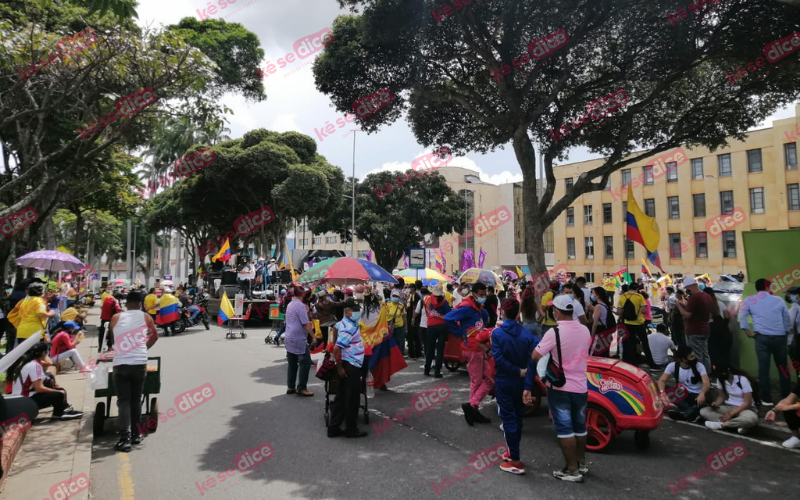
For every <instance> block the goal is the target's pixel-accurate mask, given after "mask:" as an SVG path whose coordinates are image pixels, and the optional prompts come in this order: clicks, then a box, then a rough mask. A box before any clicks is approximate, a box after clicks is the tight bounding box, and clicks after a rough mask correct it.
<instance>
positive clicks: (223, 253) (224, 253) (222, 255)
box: [211, 238, 231, 262]
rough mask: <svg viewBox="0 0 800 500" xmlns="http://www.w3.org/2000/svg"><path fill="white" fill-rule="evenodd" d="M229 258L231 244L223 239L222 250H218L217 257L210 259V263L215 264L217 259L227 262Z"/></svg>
mask: <svg viewBox="0 0 800 500" xmlns="http://www.w3.org/2000/svg"><path fill="white" fill-rule="evenodd" d="M230 258H231V242H230V240H228V239H227V238H226V239H225V244H224V245H222V248H220V249H219V252H217V255H215V256H213V257H211V262H216V261H217V259H219V260H221V261H222V262H227V261H228V260H230Z"/></svg>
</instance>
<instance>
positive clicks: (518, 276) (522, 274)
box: [517, 266, 525, 279]
mask: <svg viewBox="0 0 800 500" xmlns="http://www.w3.org/2000/svg"><path fill="white" fill-rule="evenodd" d="M523 276H525V273H523V272H522V269H520V268H519V266H517V278H519V279H523Z"/></svg>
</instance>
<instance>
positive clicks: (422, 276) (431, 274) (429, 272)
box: [394, 267, 453, 286]
mask: <svg viewBox="0 0 800 500" xmlns="http://www.w3.org/2000/svg"><path fill="white" fill-rule="evenodd" d="M394 276H395V277H400V278H413V279H415V280H417V279H418V280H421V281H422V284H423V285H425V286H431V285H435V284H436V283H439V282H440V281H443V282H445V283H449V282H451V281H453V278H450V277H449V276H446V275H444V274H442V273H440V272H439V271H435V270H433V269H429V268H427V267H426V268H425V269H403V270H402V271H399V272H396V273H394Z"/></svg>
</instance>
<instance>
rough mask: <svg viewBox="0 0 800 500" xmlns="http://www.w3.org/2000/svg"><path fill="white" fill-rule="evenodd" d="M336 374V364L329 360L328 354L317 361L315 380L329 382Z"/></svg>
mask: <svg viewBox="0 0 800 500" xmlns="http://www.w3.org/2000/svg"><path fill="white" fill-rule="evenodd" d="M334 373H336V363H335V362H334V361H333V359H331V356H330V354H327V353H326V354H325V356H324V357H323V358H322V359H320V360H319V361H317V378H318V379H320V380H330V379H331V378H332V377H333V374H334Z"/></svg>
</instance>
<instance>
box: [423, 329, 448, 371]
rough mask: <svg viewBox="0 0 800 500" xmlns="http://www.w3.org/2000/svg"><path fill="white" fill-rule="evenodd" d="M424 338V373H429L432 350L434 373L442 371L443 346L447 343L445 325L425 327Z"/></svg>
mask: <svg viewBox="0 0 800 500" xmlns="http://www.w3.org/2000/svg"><path fill="white" fill-rule="evenodd" d="M427 330H428V331H427V333H426V339H425V373H430V371H431V364H432V363H433V359H434V352H435V353H436V365H434V369H433V370H434V373H440V372H441V371H442V364H443V363H444V346H445V344H447V334H448V333H449V332H448V331H447V325H435V326H431V327H428V328H427Z"/></svg>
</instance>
